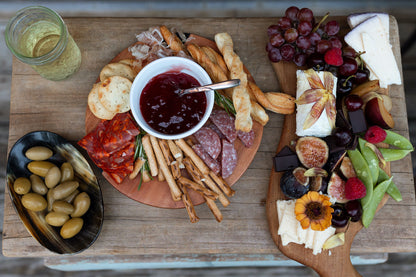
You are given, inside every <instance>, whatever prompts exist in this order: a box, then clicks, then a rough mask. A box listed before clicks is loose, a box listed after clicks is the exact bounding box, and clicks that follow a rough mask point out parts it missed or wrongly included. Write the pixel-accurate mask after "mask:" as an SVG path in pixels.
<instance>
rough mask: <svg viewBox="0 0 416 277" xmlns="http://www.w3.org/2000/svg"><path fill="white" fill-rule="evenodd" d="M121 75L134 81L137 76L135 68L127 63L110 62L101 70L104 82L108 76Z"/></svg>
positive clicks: (101, 77) (101, 78)
mask: <svg viewBox="0 0 416 277" xmlns="http://www.w3.org/2000/svg"><path fill="white" fill-rule="evenodd" d="M112 76H121V77H124V78H127V79H129V80H130V81H133V80H134V78H135V77H136V73H134V70H133V69H132V68H131V67H130V66H129V65H127V64H122V63H109V64H107V65H106V66H104V67H103V69H102V70H101V72H100V81H101V82H103V81H104V80H105V79H107V78H108V77H112Z"/></svg>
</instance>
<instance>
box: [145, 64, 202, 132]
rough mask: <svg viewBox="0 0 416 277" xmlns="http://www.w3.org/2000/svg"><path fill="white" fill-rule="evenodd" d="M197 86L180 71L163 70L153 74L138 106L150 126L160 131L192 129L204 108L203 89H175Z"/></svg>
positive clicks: (197, 84)
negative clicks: (186, 91) (180, 91)
mask: <svg viewBox="0 0 416 277" xmlns="http://www.w3.org/2000/svg"><path fill="white" fill-rule="evenodd" d="M197 86H200V83H199V82H198V81H197V80H196V79H195V78H194V77H192V76H190V75H188V74H185V73H182V72H165V73H162V74H159V75H157V76H155V77H153V78H152V79H151V80H150V81H149V83H148V84H147V85H146V86H145V87H144V89H143V91H142V94H141V96H140V110H141V112H142V115H143V118H144V120H145V121H146V122H147V124H149V126H150V127H151V128H152V129H154V130H156V131H158V132H160V133H163V134H168V135H175V134H180V133H183V132H186V131H188V130H190V129H192V128H193V127H194V126H195V125H197V124H198V123H199V121H201V119H202V117H203V116H204V114H205V110H206V108H207V98H206V96H205V93H191V94H187V95H184V96H179V95H178V94H177V93H175V90H177V89H186V88H191V87H197Z"/></svg>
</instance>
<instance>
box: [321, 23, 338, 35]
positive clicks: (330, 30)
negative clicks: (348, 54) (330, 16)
mask: <svg viewBox="0 0 416 277" xmlns="http://www.w3.org/2000/svg"><path fill="white" fill-rule="evenodd" d="M324 30H325V33H327V34H328V35H329V36H335V35H336V34H338V32H339V24H338V22H337V21H336V20H332V21H329V22H328V23H326V24H325V28H324Z"/></svg>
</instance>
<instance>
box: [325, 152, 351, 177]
mask: <svg viewBox="0 0 416 277" xmlns="http://www.w3.org/2000/svg"><path fill="white" fill-rule="evenodd" d="M346 153H347V151H345V149H344V150H341V151H338V152H335V153H331V154H330V155H329V158H328V162H327V163H326V165H325V168H326V169H327V170H328V171H329V172H333V171H336V170H337V169H338V167H339V166H340V164H341V162H342V159H343V158H344V157H345V155H346Z"/></svg>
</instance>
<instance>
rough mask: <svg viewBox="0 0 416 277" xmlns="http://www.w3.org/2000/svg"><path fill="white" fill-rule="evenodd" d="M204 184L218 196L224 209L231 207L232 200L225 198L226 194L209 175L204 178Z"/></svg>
mask: <svg viewBox="0 0 416 277" xmlns="http://www.w3.org/2000/svg"><path fill="white" fill-rule="evenodd" d="M204 184H205V185H206V186H207V187H209V188H210V189H211V190H212V191H214V192H215V193H217V194H218V200H220V202H221V204H222V205H223V206H224V207H227V206H228V205H230V200H228V198H227V197H225V195H224V193H222V191H221V190H220V189H219V188H218V186H217V185H216V184H215V183H214V181H212V179H211V177H209V176H208V175H206V176H204Z"/></svg>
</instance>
